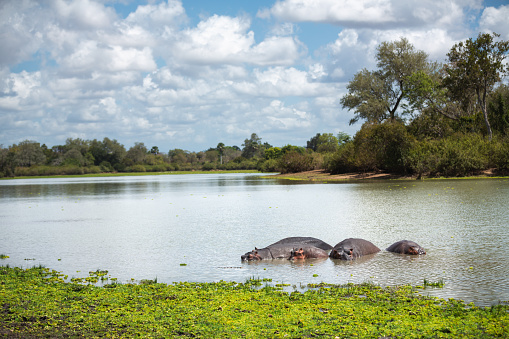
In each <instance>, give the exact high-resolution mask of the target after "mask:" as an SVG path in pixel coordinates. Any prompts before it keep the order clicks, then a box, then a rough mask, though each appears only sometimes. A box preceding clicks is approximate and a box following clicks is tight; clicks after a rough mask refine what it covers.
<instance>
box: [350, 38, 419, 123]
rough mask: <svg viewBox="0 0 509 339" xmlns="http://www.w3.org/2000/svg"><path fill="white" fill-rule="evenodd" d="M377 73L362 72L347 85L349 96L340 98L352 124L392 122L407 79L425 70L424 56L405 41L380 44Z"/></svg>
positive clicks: (395, 118) (402, 98)
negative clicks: (350, 114) (350, 113)
mask: <svg viewBox="0 0 509 339" xmlns="http://www.w3.org/2000/svg"><path fill="white" fill-rule="evenodd" d="M376 60H377V67H378V69H377V70H376V71H369V70H367V69H363V70H362V71H360V72H358V73H357V74H355V75H354V78H353V80H352V81H350V82H349V84H348V85H347V89H348V94H346V95H345V96H343V97H342V98H341V101H340V102H341V105H342V107H343V108H348V110H353V111H354V114H355V116H354V118H353V119H351V120H350V124H353V123H355V122H357V121H359V120H360V119H363V120H366V121H367V122H368V123H381V122H383V121H385V120H390V121H391V122H394V121H396V120H397V118H399V119H401V117H400V116H399V115H398V110H399V108H400V104H401V103H402V101H403V100H404V99H405V91H406V87H407V78H408V77H409V76H411V75H412V73H415V72H418V71H421V70H424V69H425V68H426V66H427V55H426V53H424V52H423V51H416V50H415V49H414V47H413V46H412V44H410V43H409V42H408V40H407V39H405V38H401V39H400V40H399V41H394V42H383V43H381V44H380V45H379V46H378V48H377V54H376Z"/></svg>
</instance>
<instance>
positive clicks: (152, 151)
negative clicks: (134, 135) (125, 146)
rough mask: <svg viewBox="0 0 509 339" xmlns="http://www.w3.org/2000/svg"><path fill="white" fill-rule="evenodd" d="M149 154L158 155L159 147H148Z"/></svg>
mask: <svg viewBox="0 0 509 339" xmlns="http://www.w3.org/2000/svg"><path fill="white" fill-rule="evenodd" d="M150 154H155V155H158V154H159V147H157V146H152V148H151V149H150Z"/></svg>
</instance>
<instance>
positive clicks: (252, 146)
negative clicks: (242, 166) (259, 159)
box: [242, 133, 263, 159]
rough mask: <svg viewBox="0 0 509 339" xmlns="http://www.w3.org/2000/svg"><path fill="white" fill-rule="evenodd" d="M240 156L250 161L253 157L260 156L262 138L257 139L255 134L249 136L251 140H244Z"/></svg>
mask: <svg viewBox="0 0 509 339" xmlns="http://www.w3.org/2000/svg"><path fill="white" fill-rule="evenodd" d="M242 146H243V147H244V148H243V149H242V156H243V157H244V158H246V159H250V158H252V157H254V156H257V155H258V156H261V153H260V152H262V151H263V150H262V138H260V137H258V135H256V133H253V134H251V138H249V139H246V140H244V143H243V144H242Z"/></svg>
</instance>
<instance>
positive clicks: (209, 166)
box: [202, 162, 216, 171]
mask: <svg viewBox="0 0 509 339" xmlns="http://www.w3.org/2000/svg"><path fill="white" fill-rule="evenodd" d="M215 169H216V165H215V164H214V163H212V162H206V163H204V164H203V166H202V170H204V171H212V170H215Z"/></svg>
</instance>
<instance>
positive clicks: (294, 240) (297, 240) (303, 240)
mask: <svg viewBox="0 0 509 339" xmlns="http://www.w3.org/2000/svg"><path fill="white" fill-rule="evenodd" d="M281 244H302V245H309V246H314V247H318V248H321V249H322V250H325V251H329V250H331V249H332V246H331V245H329V244H327V243H326V242H324V241H322V240H320V239H317V238H313V237H288V238H284V239H281V240H279V241H277V242H275V243H273V244H271V245H269V246H267V247H272V246H275V245H281Z"/></svg>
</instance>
